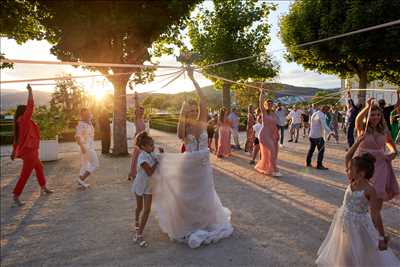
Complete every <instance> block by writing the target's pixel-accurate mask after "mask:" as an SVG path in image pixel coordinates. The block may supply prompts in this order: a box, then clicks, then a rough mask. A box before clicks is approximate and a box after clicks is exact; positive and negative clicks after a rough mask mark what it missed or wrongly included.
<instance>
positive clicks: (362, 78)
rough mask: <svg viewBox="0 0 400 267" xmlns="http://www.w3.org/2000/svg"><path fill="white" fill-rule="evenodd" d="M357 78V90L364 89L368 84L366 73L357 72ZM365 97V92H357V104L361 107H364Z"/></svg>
mask: <svg viewBox="0 0 400 267" xmlns="http://www.w3.org/2000/svg"><path fill="white" fill-rule="evenodd" d="M357 76H358V79H359V83H358V88H359V89H366V88H367V84H368V71H362V72H359V73H357ZM366 96H367V91H358V94H357V97H358V103H359V104H363V106H365V101H366Z"/></svg>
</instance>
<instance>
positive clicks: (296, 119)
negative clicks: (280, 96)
mask: <svg viewBox="0 0 400 267" xmlns="http://www.w3.org/2000/svg"><path fill="white" fill-rule="evenodd" d="M301 114H302V112H301V110H299V109H297V106H296V105H294V106H293V109H292V111H290V113H289V115H288V119H289V120H290V140H289V141H288V142H293V137H295V141H294V142H295V143H297V141H298V140H299V131H300V126H301Z"/></svg>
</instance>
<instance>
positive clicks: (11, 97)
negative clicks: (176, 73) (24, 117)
mask: <svg viewBox="0 0 400 267" xmlns="http://www.w3.org/2000/svg"><path fill="white" fill-rule="evenodd" d="M272 86H273V88H274V91H275V95H276V96H277V97H278V98H280V97H285V96H301V97H302V98H304V99H308V98H310V97H311V96H313V95H315V93H316V92H318V91H321V90H332V92H334V91H338V90H339V88H334V89H321V88H315V87H300V86H293V85H289V84H281V83H274V84H272ZM202 89H203V90H204V93H205V94H206V95H207V96H208V97H209V98H210V100H211V99H220V98H222V91H221V90H216V89H215V88H214V86H212V85H210V86H205V87H203V88H202ZM149 94H150V93H140V94H139V99H140V101H143V99H145V98H146V97H147V96H148V95H149ZM182 94H193V92H188V93H178V94H174V95H182ZM33 95H34V98H35V102H36V104H37V105H48V104H49V101H50V99H51V93H50V92H45V91H37V90H36V91H33ZM154 95H165V94H162V93H155V94H154ZM26 97H27V93H26V92H24V91H18V90H13V89H2V90H1V110H2V111H5V110H8V109H10V108H15V107H16V106H17V105H21V104H25V103H26ZM133 103H134V95H133V94H129V93H128V95H127V106H128V107H133V106H134V104H133Z"/></svg>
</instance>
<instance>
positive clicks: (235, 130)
mask: <svg viewBox="0 0 400 267" xmlns="http://www.w3.org/2000/svg"><path fill="white" fill-rule="evenodd" d="M228 119H229V120H230V121H231V123H232V126H231V131H232V137H233V141H234V143H235V148H236V149H240V143H239V116H238V115H237V114H236V108H235V107H233V108H232V111H231V113H230V114H229V116H228Z"/></svg>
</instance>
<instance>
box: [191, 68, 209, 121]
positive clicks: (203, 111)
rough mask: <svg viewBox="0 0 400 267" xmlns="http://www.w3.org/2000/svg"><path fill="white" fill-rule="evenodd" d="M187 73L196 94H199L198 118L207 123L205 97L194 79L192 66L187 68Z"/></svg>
mask: <svg viewBox="0 0 400 267" xmlns="http://www.w3.org/2000/svg"><path fill="white" fill-rule="evenodd" d="M187 73H188V76H189V78H190V79H191V80H192V82H193V85H194V87H195V88H196V92H197V95H198V96H199V99H200V103H199V120H200V121H201V122H205V123H207V121H208V111H207V105H208V104H207V97H206V96H205V95H204V93H203V92H202V91H201V89H200V86H199V84H198V83H197V81H196V80H195V79H194V76H193V68H188V69H187Z"/></svg>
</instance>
